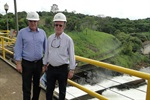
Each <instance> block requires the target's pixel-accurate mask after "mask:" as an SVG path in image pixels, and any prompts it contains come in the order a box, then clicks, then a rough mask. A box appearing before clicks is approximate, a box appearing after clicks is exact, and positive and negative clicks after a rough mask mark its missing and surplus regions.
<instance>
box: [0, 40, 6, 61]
mask: <svg viewBox="0 0 150 100" xmlns="http://www.w3.org/2000/svg"><path fill="white" fill-rule="evenodd" d="M1 40H2V57H3V58H4V59H5V48H4V38H3V37H2V38H1Z"/></svg>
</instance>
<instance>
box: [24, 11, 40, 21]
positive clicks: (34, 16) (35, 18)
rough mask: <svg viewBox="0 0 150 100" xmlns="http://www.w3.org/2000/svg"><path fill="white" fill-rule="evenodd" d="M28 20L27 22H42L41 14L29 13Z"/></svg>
mask: <svg viewBox="0 0 150 100" xmlns="http://www.w3.org/2000/svg"><path fill="white" fill-rule="evenodd" d="M26 19H27V20H36V21H38V20H40V18H39V14H38V13H37V12H28V13H27V17H26Z"/></svg>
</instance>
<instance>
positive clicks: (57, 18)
mask: <svg viewBox="0 0 150 100" xmlns="http://www.w3.org/2000/svg"><path fill="white" fill-rule="evenodd" d="M53 21H54V22H55V21H63V22H67V20H66V16H65V15H64V14H63V13H57V14H56V15H55V16H54V19H53Z"/></svg>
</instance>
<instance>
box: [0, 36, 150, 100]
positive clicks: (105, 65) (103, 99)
mask: <svg viewBox="0 0 150 100" xmlns="http://www.w3.org/2000/svg"><path fill="white" fill-rule="evenodd" d="M0 40H1V48H0V49H1V50H2V58H3V59H6V58H5V56H6V52H8V53H10V54H13V52H12V51H9V50H8V49H6V48H5V46H4V45H5V43H7V42H6V41H5V40H10V41H12V42H15V40H14V39H10V38H8V37H4V36H0ZM12 42H11V43H12ZM75 57H76V60H78V61H81V62H84V63H88V64H92V65H95V66H98V67H103V68H107V69H110V70H113V71H117V72H120V73H125V74H129V75H133V76H137V77H140V78H143V79H146V80H147V81H148V84H147V92H146V100H150V74H148V73H144V72H140V71H136V70H132V69H128V68H124V67H121V66H117V65H112V64H108V63H104V62H100V61H97V60H93V59H88V58H84V57H80V56H75ZM68 83H69V84H71V85H73V86H75V87H77V88H79V89H80V90H82V91H84V92H86V93H88V94H89V95H91V96H93V97H96V98H98V99H101V100H108V98H106V97H104V96H102V95H100V94H98V93H96V92H94V91H91V90H89V89H87V88H85V87H83V86H81V85H80V84H78V83H75V82H73V81H71V80H69V79H68Z"/></svg>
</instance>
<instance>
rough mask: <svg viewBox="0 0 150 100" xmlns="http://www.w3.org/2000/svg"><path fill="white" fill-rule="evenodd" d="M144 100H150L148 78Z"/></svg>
mask: <svg viewBox="0 0 150 100" xmlns="http://www.w3.org/2000/svg"><path fill="white" fill-rule="evenodd" d="M146 100H150V79H149V80H148V84H147V93H146Z"/></svg>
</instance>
